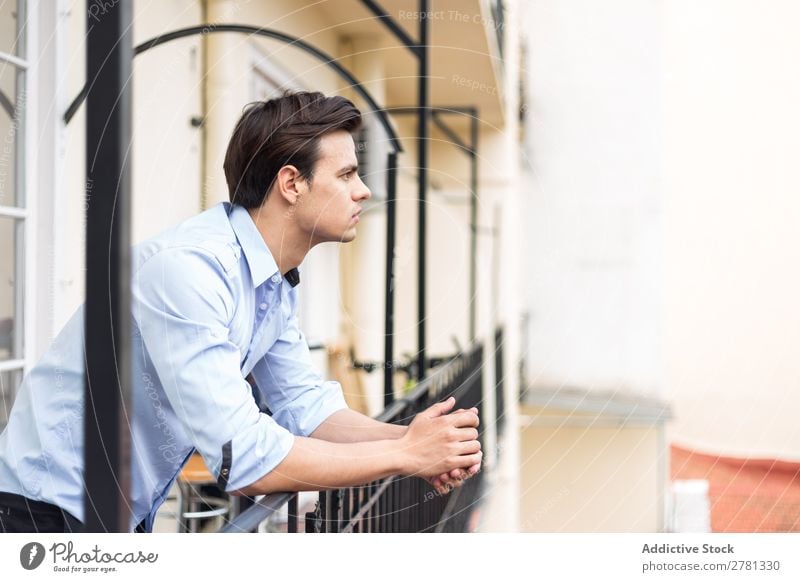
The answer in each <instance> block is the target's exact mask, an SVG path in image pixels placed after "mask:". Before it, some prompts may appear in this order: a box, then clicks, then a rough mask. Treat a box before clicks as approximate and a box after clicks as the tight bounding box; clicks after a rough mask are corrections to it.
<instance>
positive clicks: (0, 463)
mask: <svg viewBox="0 0 800 582" xmlns="http://www.w3.org/2000/svg"><path fill="white" fill-rule="evenodd" d="M133 265H134V266H133V281H132V295H133V316H134V317H133V338H132V339H133V342H132V349H133V356H132V357H133V366H132V367H133V379H132V391H133V396H132V400H133V410H132V411H127V412H126V414H125V415H124V417H125V418H127V419H128V422H129V426H130V428H131V461H132V467H131V471H132V483H131V488H130V490H131V498H130V511H131V530H132V529H133V528H134V527H135V526H136V524H138V523H139V522H141V521H142V520H145V525H146V528H147V530H148V531H150V530H151V529H152V524H153V519H154V517H155V513H156V511H157V510H158V507H159V506H160V505H161V503H163V501H164V498H165V496H166V495H167V492H168V491H169V490H170V488H171V486H172V484H173V482H174V480H175V478H176V477H177V475H178V472H179V471H180V469H181V467H182V466H183V464H184V463H185V462H186V460H187V459H188V458H189V456H190V455H191V454H192V452H193V451H194V450H195V449H196V450H198V451H199V452H200V453H201V454H202V455H203V458H204V460H205V462H206V465H207V466H208V468H209V469H210V470H211V472H212V473H213V474H214V476H215V477H217V478H218V482H219V483H220V485H221V486H222V487H223V488H225V489H226V490H228V491H232V490H236V489H239V488H242V487H245V486H247V485H250V484H252V483H254V482H255V481H257V480H258V479H259V478H260V477H262V476H264V475H265V474H267V473H269V472H270V471H271V470H272V469H274V468H275V467H276V466H277V465H278V464H279V463H280V462H281V461H282V460H283V459H284V458H285V457H286V455H287V454H288V453H289V450H290V449H291V447H292V444H293V441H294V435H301V436H308V435H310V434H311V433H312V432H313V431H314V430H315V429H316V428H317V427H318V426H319V425H320V424H321V423H322V422H323V421H324V420H325V419H326V418H327V417H328V416H330V415H331V414H332V413H333V412H335V411H337V410H340V409H343V408H346V407H347V405H346V404H345V401H344V398H343V396H342V390H341V387H340V386H339V384H338V383H336V382H323V381H322V379H321V377H320V376H319V374H318V373H317V372H316V371H315V370H314V368H313V366H312V364H311V359H310V354H309V350H308V345H307V343H306V340H305V337H304V336H303V334H302V332H301V331H300V329H299V327H298V323H297V290H296V289H295V285H297V283H298V282H299V274H298V273H297V270H296V269H293V270H291V271H289V272H288V273H286V275H285V276H284V275H281V273H280V272H279V271H278V267H277V264H276V263H275V260H274V258H273V257H272V255H271V254H270V251H269V248H268V247H267V245H266V244H265V243H264V239H263V238H262V237H261V235H260V233H259V232H258V230H257V229H256V226H255V224H254V223H253V221H252V219H251V218H250V215H249V214H248V213H247V211H246V210H245V209H244V208H242V207H241V206H231V205H230V204H228V203H222V204H219V205H217V206H215V207H213V208H211V209H210V210H208V211H206V212H204V213H202V214H199V215H197V216H195V217H193V218H190V219H189V220H186V221H185V222H183V223H181V224H180V225H178V226H177V227H175V228H174V229H172V230H169V231H167V232H165V233H163V234H161V235H159V236H157V237H155V238H153V239H151V240H149V241H146V242H144V243H142V244H140V245H137V246H136V247H135V248H134V255H133ZM251 373H252V378H253V379H254V380H255V387H251V385H250V384H249V383H248V382H247V381H246V380H245V378H246V377H247V376H248V375H249V374H251ZM84 375H85V371H84V341H83V309H82V308H80V309H78V311H77V312H76V313H75V314H74V315H73V316H72V318H71V319H70V320H69V322H68V323H67V325H66V326H65V327H64V329H63V330H62V331H61V333H60V334H59V335H58V337H56V339H55V340H54V341H53V343H52V344H51V346H50V347H49V349H48V351H47V353H46V354H45V355H44V357H43V358H42V360H41V361H40V362H39V363H38V364H37V365H36V366H35V367H34V368H33V369H32V370H31V371H30V373H28V374H27V375H26V377H25V378H24V380H23V382H22V385H21V388H20V391H19V393H18V395H17V398H16V402H15V403H14V407H13V410H12V412H11V416H10V418H9V422H8V425H7V427H6V429H5V431H4V432H3V433H2V435H0V491H6V492H9V493H16V494H19V495H24V496H26V497H29V498H31V499H36V500H40V501H46V502H48V503H53V504H55V505H58V506H60V507H62V508H63V509H65V510H66V511H68V512H70V513H71V514H72V515H74V516H75V517H77V518H78V519H80V520H82V521H83V519H84V511H83V485H82V483H83V477H82V473H83V464H84V459H83V406H84V395H83V394H84ZM265 405H266V406H268V407H269V410H270V411H271V412H272V416H269V414H267V413H265V408H264V406H265ZM97 462H103V460H102V459H98V460H97ZM109 486H113V485H112V484H109Z"/></svg>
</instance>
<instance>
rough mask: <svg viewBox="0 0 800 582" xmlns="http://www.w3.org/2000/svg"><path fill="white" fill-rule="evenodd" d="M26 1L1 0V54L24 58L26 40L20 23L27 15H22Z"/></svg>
mask: <svg viewBox="0 0 800 582" xmlns="http://www.w3.org/2000/svg"><path fill="white" fill-rule="evenodd" d="M23 4H24V1H21V0H0V52H3V53H8V54H12V55H16V56H20V57H21V56H24V55H23V50H24V45H25V38H24V36H23V35H22V34H20V28H21V26H20V23H24V22H25V15H24V14H21V13H20V10H21V8H23V6H22V5H23Z"/></svg>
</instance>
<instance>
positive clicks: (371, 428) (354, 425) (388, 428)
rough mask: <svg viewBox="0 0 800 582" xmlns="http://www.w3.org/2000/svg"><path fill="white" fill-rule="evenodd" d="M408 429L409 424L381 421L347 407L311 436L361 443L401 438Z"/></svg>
mask: <svg viewBox="0 0 800 582" xmlns="http://www.w3.org/2000/svg"><path fill="white" fill-rule="evenodd" d="M407 430H408V427H407V426H402V425H398V424H388V423H385V422H379V421H377V420H375V419H374V418H370V417H369V416H366V415H364V414H361V413H360V412H356V411H355V410H351V409H349V408H345V409H343V410H337V411H336V412H334V413H333V414H331V415H330V416H329V417H328V418H326V419H325V421H324V422H323V423H322V424H320V425H319V426H318V427H317V429H316V430H315V431H314V432H313V433H311V435H310V436H311V438H315V439H321V440H323V441H330V442H334V443H360V442H365V441H380V440H388V439H399V438H400V437H402V436H403V435H404V434H406V431H407Z"/></svg>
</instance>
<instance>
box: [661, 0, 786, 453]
mask: <svg viewBox="0 0 800 582" xmlns="http://www.w3.org/2000/svg"><path fill="white" fill-rule="evenodd" d="M663 16H664V24H663V26H664V61H663V67H664V70H663V72H664V94H663V100H664V113H663V119H662V124H663V135H664V142H663V148H664V149H663V164H664V201H665V224H666V232H665V249H666V254H665V258H666V262H665V268H666V278H665V280H666V287H665V291H666V293H665V295H666V299H667V301H666V305H665V313H664V321H665V329H666V334H665V354H666V362H667V380H668V384H669V387H670V390H671V396H672V402H673V407H674V411H675V416H676V418H675V421H674V423H673V425H672V427H671V431H670V437H671V439H672V440H674V441H676V442H678V443H680V444H683V445H685V446H690V447H698V448H702V449H705V450H708V451H710V452H717V453H721V454H729V455H737V456H757V457H758V456H765V457H781V458H787V459H795V460H796V459H800V428H798V423H797V410H798V408H800V391H798V384H800V364H798V359H797V357H796V354H795V352H796V349H797V345H798V344H800V303H799V302H798V301H797V297H798V296H800V276H798V270H797V267H796V266H797V264H798V263H799V262H800V231H798V228H797V225H798V224H800V197H798V195H797V192H798V190H799V189H800V175H798V172H797V159H798V157H800V110H798V107H797V103H798V98H800V72H798V70H797V67H795V66H794V65H793V63H792V55H796V54H797V53H798V51H799V50H800V38H798V35H797V30H796V26H795V24H796V23H797V21H798V19H800V5H798V4H797V3H796V2H793V1H791V0H781V1H775V2H770V3H767V4H765V3H762V2H756V1H754V0H734V1H717V0H704V1H702V2H694V1H688V0H687V1H684V0H679V1H677V2H667V3H664V6H663Z"/></svg>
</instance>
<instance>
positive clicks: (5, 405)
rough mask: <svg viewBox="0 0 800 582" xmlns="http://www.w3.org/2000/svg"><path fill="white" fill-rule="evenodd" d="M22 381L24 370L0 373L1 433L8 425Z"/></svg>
mask: <svg viewBox="0 0 800 582" xmlns="http://www.w3.org/2000/svg"><path fill="white" fill-rule="evenodd" d="M21 381H22V370H12V371H8V372H0V432H2V431H3V429H4V428H5V427H6V424H8V417H9V415H10V414H11V407H12V405H13V404H14V396H15V395H16V393H17V389H18V388H19V384H20V382H21Z"/></svg>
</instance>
